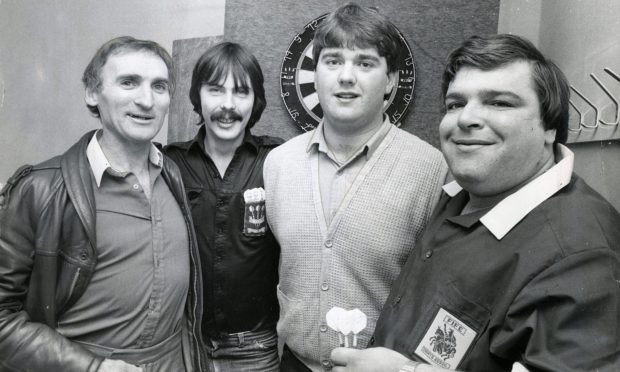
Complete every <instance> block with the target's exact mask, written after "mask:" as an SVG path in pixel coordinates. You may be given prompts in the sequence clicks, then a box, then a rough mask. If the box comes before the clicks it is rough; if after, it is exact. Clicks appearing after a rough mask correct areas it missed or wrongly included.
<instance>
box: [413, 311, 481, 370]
mask: <svg viewBox="0 0 620 372" xmlns="http://www.w3.org/2000/svg"><path fill="white" fill-rule="evenodd" d="M475 338H476V332H475V331H474V330H473V329H471V328H470V327H468V326H467V325H466V324H465V323H463V322H462V321H460V320H459V319H458V318H457V317H455V316H454V315H452V314H450V313H449V312H447V311H446V310H445V309H443V308H439V311H438V312H437V315H435V319H434V320H433V322H432V323H431V325H430V327H428V329H427V330H426V333H425V334H424V337H423V338H422V341H421V342H420V343H419V344H418V346H417V348H416V349H415V353H416V354H417V355H418V356H419V357H420V358H422V359H424V360H426V361H427V362H428V363H430V364H432V365H435V366H438V367H442V368H447V369H456V368H457V366H458V365H459V363H460V362H461V360H462V359H463V357H464V356H465V353H466V352H467V349H469V346H471V344H472V343H473V342H474V339H475Z"/></svg>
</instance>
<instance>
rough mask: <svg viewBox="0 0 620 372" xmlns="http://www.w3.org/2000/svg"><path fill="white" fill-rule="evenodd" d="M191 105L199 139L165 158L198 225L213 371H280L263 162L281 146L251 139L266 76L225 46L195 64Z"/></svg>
mask: <svg viewBox="0 0 620 372" xmlns="http://www.w3.org/2000/svg"><path fill="white" fill-rule="evenodd" d="M189 96H190V100H191V102H192V104H193V106H194V111H195V112H196V113H198V115H200V118H201V119H202V120H201V121H200V125H201V127H200V129H199V131H198V134H197V135H196V137H195V138H194V139H192V140H191V141H188V142H183V143H174V144H171V145H169V146H167V147H166V149H165V150H164V152H165V153H166V154H167V155H169V156H170V157H171V158H173V159H174V160H175V161H176V162H177V164H178V165H179V168H180V169H181V174H182V175H183V182H184V184H185V188H186V191H187V195H188V198H189V203H190V206H191V210H192V216H193V217H194V223H195V228H196V235H197V237H198V246H199V248H200V257H201V263H202V269H203V278H204V298H205V312H204V318H203V334H204V337H205V339H208V340H207V347H208V350H209V353H208V354H209V358H210V359H211V360H212V362H213V364H214V366H215V369H216V370H217V371H277V369H278V350H277V336H276V330H275V326H276V322H277V320H278V300H277V297H276V285H277V282H278V258H279V253H280V249H279V246H278V244H277V242H276V241H275V239H274V237H273V235H272V233H271V231H270V230H269V229H268V228H267V223H266V220H265V199H264V190H263V162H264V160H265V157H266V156H267V154H268V153H269V151H271V149H273V148H274V147H275V146H277V145H278V144H280V143H281V140H279V139H277V138H271V137H258V136H254V135H252V134H251V133H250V128H252V127H253V126H254V125H255V124H256V122H257V121H258V120H259V119H260V116H261V114H262V112H263V109H264V108H265V104H266V101H265V90H264V88H263V73H262V71H261V68H260V65H259V64H258V61H257V60H256V58H255V57H254V56H253V55H252V54H251V53H250V52H249V51H248V50H246V49H245V48H244V47H242V46H241V45H239V44H236V43H230V42H225V43H221V44H218V45H215V46H213V47H212V48H210V49H209V50H208V51H207V52H205V53H204V54H203V55H202V56H201V57H200V58H199V59H198V62H197V63H196V65H195V67H194V71H193V74H192V83H191V88H190V94H189Z"/></svg>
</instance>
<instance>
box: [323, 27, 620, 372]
mask: <svg viewBox="0 0 620 372" xmlns="http://www.w3.org/2000/svg"><path fill="white" fill-rule="evenodd" d="M442 93H443V97H444V100H445V115H444V118H443V120H442V121H441V124H440V126H439V134H440V139H441V149H442V151H443V153H444V155H445V157H446V160H447V161H448V165H449V166H450V170H451V171H452V174H453V175H454V177H455V179H456V181H455V182H452V183H449V184H447V185H445V186H444V190H445V193H444V195H443V196H442V199H441V200H440V202H439V205H438V207H437V210H436V211H435V213H434V216H433V218H432V220H431V223H430V224H429V227H428V228H427V230H426V231H425V233H424V236H423V237H422V239H421V244H420V247H419V248H420V249H418V250H417V251H415V252H413V254H412V255H411V256H410V258H409V260H408V261H407V263H406V264H405V266H404V267H403V271H402V273H401V275H400V277H399V279H398V281H397V282H396V284H395V285H394V287H393V289H392V291H391V293H390V297H389V298H388V300H387V302H386V304H385V306H384V307H383V310H382V312H381V317H380V318H379V321H378V322H377V328H376V330H375V335H374V345H375V346H381V347H376V348H371V349H367V350H352V349H344V348H341V349H336V350H334V352H333V354H332V358H333V360H334V362H335V364H336V365H338V366H339V367H336V368H334V371H336V372H344V371H356V372H371V371H382V372H390V371H393V372H396V371H403V372H412V371H415V372H424V371H436V370H448V369H449V370H454V369H459V370H467V371H508V370H510V369H511V368H515V370H521V371H523V370H524V369H523V368H522V367H523V366H524V367H525V368H526V369H527V370H531V371H618V370H620V359H619V358H620V353H619V349H618V335H619V334H620V318H619V314H620V285H619V283H620V260H619V257H620V229H619V228H618V226H620V214H618V212H617V211H616V210H615V209H614V207H613V206H611V205H610V204H609V203H608V202H607V201H606V200H605V199H603V198H602V197H601V196H600V195H599V194H598V193H597V192H596V191H594V190H593V189H591V188H590V187H589V186H588V185H587V184H586V183H585V182H584V181H583V180H582V179H581V178H579V176H577V175H576V174H574V173H573V159H574V155H573V153H572V152H571V151H570V150H569V149H568V148H567V147H565V146H564V145H563V144H564V143H565V142H566V139H567V133H568V118H569V116H568V99H569V85H568V82H567V80H566V78H565V77H564V74H563V73H562V71H560V69H559V68H558V67H557V66H556V65H555V64H554V63H553V62H551V61H549V60H548V59H546V58H545V57H544V56H543V55H542V54H541V53H540V52H539V51H538V50H537V49H536V48H535V47H534V46H533V45H532V44H531V43H530V42H529V41H527V40H525V39H523V38H520V37H518V36H514V35H493V36H489V37H483V38H481V37H472V38H470V39H469V40H466V41H465V42H464V43H463V44H462V46H461V47H460V48H458V49H456V50H455V51H454V52H452V54H451V55H450V57H449V61H448V65H447V67H446V69H445V71H444V75H443V84H442ZM516 363H518V364H520V365H521V367H516ZM513 365H514V367H513Z"/></svg>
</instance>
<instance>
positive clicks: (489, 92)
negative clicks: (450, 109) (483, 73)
mask: <svg viewBox="0 0 620 372" xmlns="http://www.w3.org/2000/svg"><path fill="white" fill-rule="evenodd" d="M477 94H478V95H480V96H482V98H484V99H489V98H493V97H497V96H508V97H509V98H512V99H514V100H518V101H523V98H522V97H521V96H520V95H518V94H516V93H513V92H511V91H508V90H495V89H486V90H482V91H479V92H478V93H477ZM463 98H465V94H462V93H459V92H458V91H457V92H451V93H448V94H446V98H445V99H446V100H447V99H463Z"/></svg>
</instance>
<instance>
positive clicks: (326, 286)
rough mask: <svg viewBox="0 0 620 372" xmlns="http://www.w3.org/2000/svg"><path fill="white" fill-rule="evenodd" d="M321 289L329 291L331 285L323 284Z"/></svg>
mask: <svg viewBox="0 0 620 372" xmlns="http://www.w3.org/2000/svg"><path fill="white" fill-rule="evenodd" d="M321 289H322V290H324V291H327V290H328V289H329V284H327V282H323V284H321Z"/></svg>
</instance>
